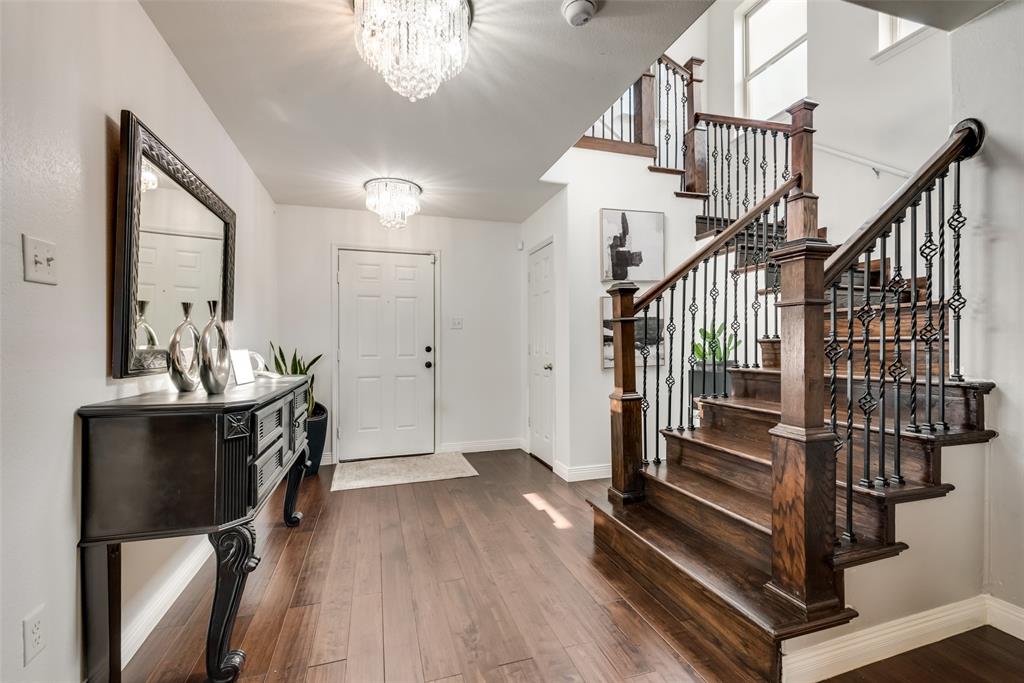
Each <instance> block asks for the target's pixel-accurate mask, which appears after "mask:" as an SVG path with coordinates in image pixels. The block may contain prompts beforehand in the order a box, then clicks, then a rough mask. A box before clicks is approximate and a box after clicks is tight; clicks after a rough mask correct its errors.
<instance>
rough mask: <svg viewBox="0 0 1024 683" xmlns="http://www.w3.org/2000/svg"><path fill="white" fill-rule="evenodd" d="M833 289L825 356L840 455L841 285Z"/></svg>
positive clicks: (832, 425) (831, 415) (831, 416)
mask: <svg viewBox="0 0 1024 683" xmlns="http://www.w3.org/2000/svg"><path fill="white" fill-rule="evenodd" d="M830 291H831V295H832V296H831V298H832V301H831V302H830V304H829V310H828V320H829V335H828V343H827V344H825V358H826V359H827V360H828V364H829V373H828V415H829V420H828V424H829V427H830V428H831V429H832V438H833V439H834V441H835V444H834V448H833V450H834V451H835V453H836V454H837V455H838V453H839V449H840V448H842V444H843V442H842V441H841V440H840V439H839V432H838V431H837V424H836V417H837V412H838V410H837V409H838V403H837V398H836V389H837V387H836V363H838V362H839V359H840V358H841V357H842V356H843V347H842V346H840V345H839V337H838V336H837V334H836V299H837V298H838V297H839V285H838V284H833V285H832V289H831V290H830Z"/></svg>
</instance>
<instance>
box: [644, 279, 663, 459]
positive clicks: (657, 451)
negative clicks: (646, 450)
mask: <svg viewBox="0 0 1024 683" xmlns="http://www.w3.org/2000/svg"><path fill="white" fill-rule="evenodd" d="M654 327H655V329H654V434H653V437H654V464H655V465H660V464H661V439H660V438H658V425H659V424H661V296H659V297H658V298H657V299H655V300H654ZM644 341H650V337H648V338H647V339H645V340H644Z"/></svg>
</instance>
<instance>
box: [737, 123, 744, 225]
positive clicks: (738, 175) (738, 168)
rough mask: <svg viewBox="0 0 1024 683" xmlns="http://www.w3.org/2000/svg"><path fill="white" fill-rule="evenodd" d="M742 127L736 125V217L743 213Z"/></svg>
mask: <svg viewBox="0 0 1024 683" xmlns="http://www.w3.org/2000/svg"><path fill="white" fill-rule="evenodd" d="M740 134H741V133H740V127H739V126H736V218H739V217H740V216H742V215H743V211H741V210H740Z"/></svg>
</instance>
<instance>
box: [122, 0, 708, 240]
mask: <svg viewBox="0 0 1024 683" xmlns="http://www.w3.org/2000/svg"><path fill="white" fill-rule="evenodd" d="M142 4H143V7H144V8H145V9H146V12H147V13H148V14H149V16H150V18H151V19H152V20H153V23H154V24H155V25H156V27H157V29H158V30H159V31H160V33H161V34H162V35H163V37H164V39H165V40H166V41H167V43H168V45H170V47H171V49H172V50H173V51H174V53H175V55H176V56H177V58H178V60H179V61H180V62H181V64H182V65H183V66H184V67H185V69H186V71H187V72H188V74H189V76H190V77H191V79H192V81H193V82H194V83H195V84H196V86H197V87H198V88H199V90H200V92H201V93H202V95H203V97H204V98H205V99H206V101H207V102H208V103H209V105H210V107H211V108H212V109H213V111H214V113H215V114H216V115H217V117H218V118H219V119H220V121H221V123H222V124H223V125H224V127H225V128H226V129H227V131H228V133H229V134H230V135H231V137H232V139H234V141H235V143H236V144H237V145H238V147H239V149H240V150H241V151H242V154H243V155H245V157H246V159H248V161H249V163H250V164H251V165H252V167H253V169H254V170H255V172H256V174H257V175H258V176H259V177H260V179H261V180H262V182H263V184H264V185H265V186H266V188H267V189H268V190H269V192H270V194H271V195H272V196H273V198H274V200H275V201H277V202H278V203H283V204H304V205H310V206H326V207H339V208H361V207H362V205H363V193H362V183H363V182H364V181H365V180H367V179H369V178H371V177H374V176H381V175H396V176H402V177H407V178H410V179H412V180H414V181H416V182H418V183H420V184H421V185H423V188H424V193H423V210H424V213H427V214H433V215H444V216H453V217H464V218H483V219H491V220H508V221H520V220H522V219H524V218H525V217H527V216H529V215H530V213H532V212H533V211H534V210H535V209H537V208H538V207H539V206H540V205H541V204H543V202H544V201H546V200H547V199H548V198H549V197H550V196H551V195H552V194H553V193H554V192H555V191H556V188H552V187H551V186H550V185H547V184H544V183H541V182H539V181H538V178H540V177H541V175H543V173H544V171H546V170H547V169H548V167H549V166H550V165H551V164H552V163H554V162H555V161H556V160H557V159H558V157H559V156H561V154H562V153H563V152H564V151H565V150H566V149H568V148H569V147H570V146H571V145H572V144H573V143H574V142H575V141H576V139H577V138H578V137H579V135H580V134H581V132H582V131H583V130H584V129H586V128H588V127H589V126H590V124H591V123H592V122H593V121H594V120H595V119H596V118H597V117H598V116H599V115H600V113H601V112H602V111H604V109H605V108H606V107H607V106H608V104H610V102H611V101H612V100H614V99H615V98H617V97H618V96H619V95H620V94H621V93H622V92H623V90H625V88H626V87H627V86H628V85H629V83H631V82H632V81H633V80H635V79H636V77H637V75H638V74H639V73H640V72H641V71H642V70H643V69H644V68H646V67H647V66H649V65H650V64H651V63H652V62H653V61H654V59H655V58H656V57H657V56H658V55H659V54H661V53H662V52H663V51H664V49H665V48H666V47H668V46H669V45H670V44H671V43H672V42H673V40H674V39H675V38H676V37H678V36H679V34H680V33H682V32H683V31H684V30H685V29H686V28H687V27H688V26H689V25H690V24H691V23H692V22H693V21H694V20H695V19H696V18H697V17H698V16H699V15H700V14H701V13H702V12H703V11H704V10H705V9H706V8H707V6H708V5H710V4H711V3H710V0H707V1H705V0H605V2H603V3H602V7H601V10H600V12H599V13H598V15H597V17H596V18H595V19H594V20H593V21H592V22H591V23H590V24H589V25H588V26H586V27H584V28H579V29H574V28H572V27H570V26H569V25H568V24H566V22H565V21H564V19H563V18H562V16H561V13H560V11H559V5H560V2H559V0H476V2H475V3H474V6H475V17H474V23H473V28H472V30H471V32H470V37H471V51H470V58H469V64H468V65H467V67H466V69H465V71H463V73H462V74H461V75H459V76H458V77H456V78H455V79H454V80H452V81H450V82H449V83H446V84H444V85H442V86H441V89H440V91H438V93H437V94H435V95H434V96H433V97H430V98H428V99H427V100H425V101H422V102H415V103H411V102H408V101H407V100H405V99H404V98H402V97H400V96H398V95H397V94H395V93H393V92H392V91H391V90H390V89H389V88H388V87H387V86H386V85H385V84H384V83H383V81H382V79H381V78H380V77H379V76H378V75H377V74H376V73H374V72H373V71H371V70H370V69H369V67H367V66H366V65H365V64H364V63H363V62H362V60H361V59H360V58H359V56H358V55H357V53H356V50H355V46H354V44H353V38H352V30H353V16H352V6H351V3H350V2H346V1H345V0H333V1H331V2H323V1H315V2H313V1H301V2H266V1H262V0H260V1H246V0H220V1H215V0H199V1H192V0H178V1H176V2H166V1H164V0H143V3H142Z"/></svg>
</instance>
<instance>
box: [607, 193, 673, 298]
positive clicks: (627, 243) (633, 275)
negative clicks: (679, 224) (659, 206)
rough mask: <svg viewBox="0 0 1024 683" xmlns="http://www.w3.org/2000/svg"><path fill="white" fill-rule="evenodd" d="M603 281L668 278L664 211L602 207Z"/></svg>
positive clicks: (653, 280)
mask: <svg viewBox="0 0 1024 683" xmlns="http://www.w3.org/2000/svg"><path fill="white" fill-rule="evenodd" d="M600 235H601V281H602V282H605V283H608V282H621V281H623V280H630V281H632V282H658V281H659V280H661V279H662V278H664V277H665V214H664V213H663V212H661V211H635V210H631V209H601V211H600Z"/></svg>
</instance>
